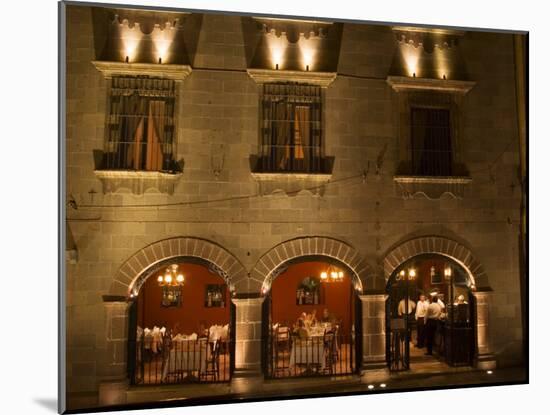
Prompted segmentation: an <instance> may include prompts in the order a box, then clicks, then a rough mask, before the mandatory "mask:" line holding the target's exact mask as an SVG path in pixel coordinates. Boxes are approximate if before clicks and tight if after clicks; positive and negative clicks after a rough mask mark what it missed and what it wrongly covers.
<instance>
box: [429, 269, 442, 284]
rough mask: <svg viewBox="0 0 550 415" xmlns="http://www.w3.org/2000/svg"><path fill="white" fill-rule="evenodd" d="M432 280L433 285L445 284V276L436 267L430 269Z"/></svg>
mask: <svg viewBox="0 0 550 415" xmlns="http://www.w3.org/2000/svg"><path fill="white" fill-rule="evenodd" d="M430 280H431V283H432V284H443V276H442V274H441V272H439V271H438V270H437V269H436V268H435V267H434V266H432V267H431V268H430Z"/></svg>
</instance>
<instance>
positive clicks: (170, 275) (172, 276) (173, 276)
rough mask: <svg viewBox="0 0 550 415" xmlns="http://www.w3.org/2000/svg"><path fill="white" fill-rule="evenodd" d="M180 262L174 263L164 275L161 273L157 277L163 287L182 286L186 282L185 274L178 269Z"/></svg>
mask: <svg viewBox="0 0 550 415" xmlns="http://www.w3.org/2000/svg"><path fill="white" fill-rule="evenodd" d="M178 268H179V266H178V264H172V265H170V266H169V267H168V268H166V271H165V272H164V275H163V274H161V275H159V276H158V277H157V282H158V284H159V286H161V287H181V286H183V284H184V282H185V277H184V275H183V274H182V273H181V272H179V271H178Z"/></svg>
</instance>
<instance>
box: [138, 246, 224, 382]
mask: <svg viewBox="0 0 550 415" xmlns="http://www.w3.org/2000/svg"><path fill="white" fill-rule="evenodd" d="M223 277H224V274H223V273H222V272H221V270H220V269H219V268H217V267H216V266H215V265H214V264H212V263H211V262H209V261H207V260H205V259H201V258H198V257H189V256H178V257H174V258H170V259H166V260H163V261H160V262H158V263H156V264H154V265H152V266H151V267H150V268H149V269H147V270H146V271H145V272H144V273H143V275H141V276H140V278H139V280H138V281H139V284H135V286H134V288H133V289H132V293H131V295H130V297H131V304H130V308H129V313H130V315H129V333H128V375H129V378H130V382H131V383H132V384H134V385H158V384H174V383H211V382H228V381H230V379H231V374H232V372H233V368H234V354H235V353H234V351H235V350H234V345H235V341H234V340H235V330H234V327H235V321H234V319H235V310H234V305H233V304H232V302H231V296H232V294H231V289H230V286H228V284H227V281H226V280H225V279H224V278H223Z"/></svg>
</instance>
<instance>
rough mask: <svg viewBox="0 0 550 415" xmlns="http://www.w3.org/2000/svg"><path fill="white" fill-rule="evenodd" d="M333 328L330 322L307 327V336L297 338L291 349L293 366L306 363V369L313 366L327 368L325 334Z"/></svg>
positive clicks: (290, 363)
mask: <svg viewBox="0 0 550 415" xmlns="http://www.w3.org/2000/svg"><path fill="white" fill-rule="evenodd" d="M330 329H331V325H330V323H320V324H315V325H312V326H309V327H306V332H307V337H306V338H299V337H298V338H296V339H295V340H294V341H293V343H292V347H291V350H290V362H289V365H290V366H291V367H293V366H296V365H305V366H306V370H311V369H312V368H313V367H316V368H319V369H320V370H324V369H325V362H326V359H325V342H324V336H325V332H326V331H327V330H330Z"/></svg>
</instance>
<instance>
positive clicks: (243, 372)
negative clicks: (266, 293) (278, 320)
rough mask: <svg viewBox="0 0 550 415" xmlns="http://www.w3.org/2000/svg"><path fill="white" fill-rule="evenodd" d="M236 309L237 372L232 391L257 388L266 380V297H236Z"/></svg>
mask: <svg viewBox="0 0 550 415" xmlns="http://www.w3.org/2000/svg"><path fill="white" fill-rule="evenodd" d="M232 301H233V303H234V304H235V312H236V316H235V317H236V318H235V320H236V326H237V327H236V328H235V330H236V331H235V338H236V344H235V372H234V373H233V378H232V381H231V391H232V392H235V393H247V392H252V391H257V390H258V389H260V388H261V385H262V383H263V374H262V373H261V367H262V362H261V360H262V303H263V301H264V299H263V298H233V299H232Z"/></svg>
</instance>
